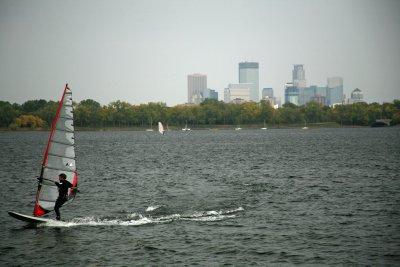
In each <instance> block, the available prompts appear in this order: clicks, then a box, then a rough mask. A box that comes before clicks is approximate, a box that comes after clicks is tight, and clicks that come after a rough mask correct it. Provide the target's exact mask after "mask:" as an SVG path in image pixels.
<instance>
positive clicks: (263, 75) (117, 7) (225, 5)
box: [0, 0, 400, 106]
mask: <svg viewBox="0 0 400 267" xmlns="http://www.w3.org/2000/svg"><path fill="white" fill-rule="evenodd" d="M242 61H255V62H259V64H260V67H259V71H260V73H259V76H260V91H261V89H262V88H263V87H272V88H273V89H274V92H275V95H276V96H281V97H283V95H284V85H285V83H286V82H288V81H291V79H292V69H293V64H304V69H305V73H306V79H307V85H318V86H325V85H326V79H327V77H334V76H341V77H343V81H344V93H345V94H346V96H347V97H348V96H349V95H350V92H351V91H352V90H353V89H355V88H360V89H361V90H362V91H363V92H364V98H365V100H366V101H368V102H383V101H386V102H391V101H392V100H393V99H400V86H399V82H398V79H399V77H398V76H399V75H400V1H398V0H327V1H324V0H290V1H289V0H276V1H269V0H260V1H258V0H243V1H242V0H226V1H225V0H199V1H195V0H142V1H138V0H129V1H121V0H118V1H111V0H110V1H104V0H103V1H101V0H86V1H85V0H76V1H75V0H72V1H71V0H68V1H64V0H63V1H59V0H36V1H30V0H0V100H3V101H10V102H12V103H15V102H16V103H20V104H21V103H23V102H25V101H27V100H33V99H46V100H59V98H60V96H61V92H62V90H63V88H64V85H65V83H66V82H68V83H69V84H70V88H71V89H72V91H73V93H74V100H75V101H81V100H84V99H93V100H96V101H98V102H100V103H101V104H109V103H110V102H112V101H116V100H121V101H126V102H129V103H131V104H140V103H148V102H165V103H167V105H169V106H174V105H176V104H181V103H185V102H187V75H188V74H193V73H202V74H206V75H207V79H208V87H209V88H211V89H215V90H217V91H218V93H219V99H220V100H223V89H224V88H225V87H227V85H228V84H229V83H237V82H238V79H239V78H238V63H239V62H242ZM260 95H261V94H260ZM282 100H283V98H282Z"/></svg>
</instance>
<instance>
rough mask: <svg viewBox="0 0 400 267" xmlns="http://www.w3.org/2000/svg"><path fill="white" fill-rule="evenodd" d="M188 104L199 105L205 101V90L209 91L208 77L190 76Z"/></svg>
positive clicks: (202, 75)
mask: <svg viewBox="0 0 400 267" xmlns="http://www.w3.org/2000/svg"><path fill="white" fill-rule="evenodd" d="M187 77H188V103H194V104H199V103H201V102H202V101H203V94H204V90H206V89H207V75H204V74H198V73H195V74H192V75H188V76H187Z"/></svg>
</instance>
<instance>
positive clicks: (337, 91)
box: [285, 64, 343, 106]
mask: <svg viewBox="0 0 400 267" xmlns="http://www.w3.org/2000/svg"><path fill="white" fill-rule="evenodd" d="M311 101H313V102H317V103H320V104H321V105H324V106H325V105H336V104H342V103H343V78H342V77H329V78H328V79H327V85H326V86H323V87H320V86H317V85H311V86H308V87H307V81H306V76H305V70H304V65H302V64H296V65H294V68H293V71H292V82H291V83H287V84H286V85H285V103H292V104H295V105H299V106H301V105H305V104H307V103H308V102H311Z"/></svg>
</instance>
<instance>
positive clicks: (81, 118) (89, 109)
mask: <svg viewBox="0 0 400 267" xmlns="http://www.w3.org/2000/svg"><path fill="white" fill-rule="evenodd" d="M58 104H59V102H55V101H46V100H43V99H40V100H29V101H26V102H25V103H23V104H16V103H14V104H11V103H9V102H7V101H0V127H2V128H10V129H18V128H46V127H50V126H51V125H52V122H53V120H54V117H55V114H56V111H57V107H58ZM73 105H74V118H75V126H78V127H90V128H104V127H143V128H149V127H150V126H151V125H154V126H155V125H156V123H157V122H158V121H161V122H163V123H164V124H165V125H169V126H172V127H173V126H182V125H185V123H186V122H187V123H188V124H189V125H191V127H206V126H209V127H212V126H215V125H238V124H240V125H256V124H258V125H260V124H263V123H265V124H267V125H268V126H272V125H281V124H282V125H285V124H286V125H292V124H302V123H304V122H307V123H325V122H336V123H338V124H340V125H359V126H368V125H371V124H372V123H374V122H375V121H376V119H390V120H391V125H396V124H400V100H394V101H393V102H392V103H383V104H379V103H371V104H367V103H355V104H351V105H337V106H335V107H328V106H323V105H321V104H319V103H316V102H309V103H307V104H306V105H303V106H296V105H294V104H290V103H287V104H284V105H283V106H282V107H280V108H278V109H274V108H273V107H272V106H271V105H270V103H269V102H267V101H260V102H259V103H255V102H246V103H242V104H234V103H224V102H223V101H217V100H214V99H206V100H205V101H204V102H203V103H201V104H200V105H192V106H188V105H178V106H174V107H167V105H166V104H165V103H148V104H140V105H132V104H129V103H127V102H123V101H119V100H118V101H114V102H111V103H110V104H108V105H103V106H102V105H100V103H98V102H96V101H95V100H92V99H87V100H83V101H81V102H79V103H76V102H74V103H73Z"/></svg>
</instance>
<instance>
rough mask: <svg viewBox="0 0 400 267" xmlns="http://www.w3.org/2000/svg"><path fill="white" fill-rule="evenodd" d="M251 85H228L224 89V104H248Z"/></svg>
mask: <svg viewBox="0 0 400 267" xmlns="http://www.w3.org/2000/svg"><path fill="white" fill-rule="evenodd" d="M252 85H253V84H252V83H233V84H232V83H230V84H229V85H228V87H227V88H225V89H224V102H225V103H236V104H240V103H244V102H249V101H250V98H251V96H250V94H251V88H252Z"/></svg>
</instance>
